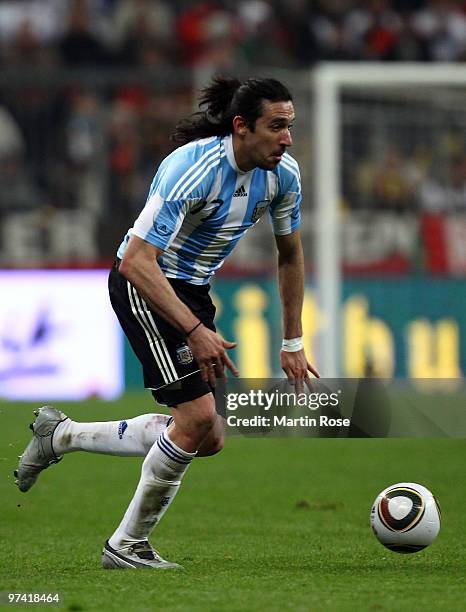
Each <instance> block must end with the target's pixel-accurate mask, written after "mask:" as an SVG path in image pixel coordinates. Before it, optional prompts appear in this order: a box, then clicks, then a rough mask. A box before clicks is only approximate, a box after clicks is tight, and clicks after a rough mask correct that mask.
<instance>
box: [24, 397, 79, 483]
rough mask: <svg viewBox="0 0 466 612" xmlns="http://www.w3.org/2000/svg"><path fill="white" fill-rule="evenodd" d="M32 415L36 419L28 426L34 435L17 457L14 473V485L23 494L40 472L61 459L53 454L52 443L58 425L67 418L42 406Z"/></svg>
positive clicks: (55, 410)
mask: <svg viewBox="0 0 466 612" xmlns="http://www.w3.org/2000/svg"><path fill="white" fill-rule="evenodd" d="M34 414H35V415H36V417H37V418H36V420H35V422H34V423H31V425H30V428H31V429H32V431H33V432H34V435H33V436H32V440H31V441H30V442H29V444H28V445H27V446H26V449H25V451H24V453H23V454H22V455H20V456H19V464H18V469H17V470H15V473H14V474H15V476H16V478H17V480H16V481H15V484H16V485H17V486H18V489H19V490H20V491H22V492H23V493H25V492H26V491H29V489H30V488H31V487H32V485H33V484H34V483H35V482H36V480H37V477H38V476H39V474H40V473H41V472H42V470H45V468H48V467H49V465H52V464H53V463H58V462H59V461H61V459H63V455H61V456H60V457H57V455H56V454H55V452H54V450H53V446H52V441H53V434H54V432H55V429H56V428H57V426H58V424H59V423H61V422H62V421H65V420H66V419H67V418H68V417H67V416H66V414H64V413H63V412H62V411H61V410H57V409H56V408H53V407H52V406H43V407H42V408H39V410H35V411H34Z"/></svg>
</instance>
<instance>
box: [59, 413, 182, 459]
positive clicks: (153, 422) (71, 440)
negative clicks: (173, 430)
mask: <svg viewBox="0 0 466 612" xmlns="http://www.w3.org/2000/svg"><path fill="white" fill-rule="evenodd" d="M171 420H172V419H171V417H170V416H169V415H167V414H143V415H140V416H137V417H134V418H132V419H124V420H121V421H104V422H96V423H77V422H75V421H72V420H71V419H67V420H66V421H63V422H62V423H60V424H59V426H58V427H57V428H56V430H55V432H54V434H53V450H54V452H55V453H56V454H57V455H63V454H65V453H71V452H73V451H78V450H81V451H87V452H90V453H102V454H106V455H117V456H120V457H145V456H146V455H147V453H148V452H149V450H150V449H151V448H152V446H153V445H154V442H155V441H156V440H157V438H158V437H159V436H160V434H161V433H162V432H163V431H164V430H165V429H166V427H167V426H168V425H169V424H170V422H171Z"/></svg>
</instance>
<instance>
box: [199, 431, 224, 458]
mask: <svg viewBox="0 0 466 612" xmlns="http://www.w3.org/2000/svg"><path fill="white" fill-rule="evenodd" d="M224 445H225V440H224V437H223V436H222V435H219V436H213V437H209V438H208V439H207V440H205V441H204V443H203V444H202V445H201V447H200V448H199V451H198V453H197V456H198V457H211V456H212V455H216V454H217V453H219V452H220V451H222V450H223V447H224Z"/></svg>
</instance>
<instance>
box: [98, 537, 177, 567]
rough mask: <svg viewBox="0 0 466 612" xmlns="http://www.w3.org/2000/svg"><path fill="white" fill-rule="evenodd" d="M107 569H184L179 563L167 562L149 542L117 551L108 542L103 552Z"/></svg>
mask: <svg viewBox="0 0 466 612" xmlns="http://www.w3.org/2000/svg"><path fill="white" fill-rule="evenodd" d="M102 565H103V567H104V568H105V569H183V567H182V566H181V565H178V563H171V562H170V561H165V559H162V557H161V556H160V555H159V553H158V552H157V551H156V550H155V549H154V548H152V546H151V545H150V544H149V542H148V541H147V540H143V541H142V542H136V544H132V545H131V546H128V547H125V548H122V549H120V550H115V549H114V548H112V547H111V546H110V544H109V543H108V540H107V541H106V542H105V545H104V549H103V551H102Z"/></svg>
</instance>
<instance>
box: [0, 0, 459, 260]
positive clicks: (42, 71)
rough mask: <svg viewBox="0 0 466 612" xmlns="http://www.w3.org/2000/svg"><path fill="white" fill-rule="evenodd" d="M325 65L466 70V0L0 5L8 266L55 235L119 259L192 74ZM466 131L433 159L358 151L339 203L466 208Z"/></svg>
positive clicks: (2, 213) (10, 0)
mask: <svg viewBox="0 0 466 612" xmlns="http://www.w3.org/2000/svg"><path fill="white" fill-rule="evenodd" d="M323 60H329V61H348V60H351V61H425V62H429V61H431V62H432V61H436V62H439V61H440V62H459V61H463V60H466V2H460V1H455V0H361V1H359V2H356V1H354V0H353V1H352V0H314V1H311V0H287V1H286V2H279V1H278V0H207V1H206V2H202V1H201V2H196V1H191V0H171V1H169V0H2V1H0V225H1V226H2V228H3V230H2V233H1V235H0V264H1V263H3V264H5V262H6V263H8V260H9V258H10V259H11V260H13V261H23V262H26V263H27V262H28V261H29V260H31V261H32V260H34V258H36V259H40V254H41V253H44V252H47V248H48V246H50V245H49V243H50V242H51V241H56V244H54V245H53V249H51V253H52V257H54V258H57V257H58V255H57V253H58V254H60V253H63V258H64V259H66V258H68V259H69V258H70V257H72V256H73V254H74V253H75V254H76V256H78V257H82V255H83V253H85V254H86V255H87V256H88V257H89V258H91V259H92V258H94V259H95V258H102V257H106V256H110V254H112V253H113V252H114V250H115V247H116V245H117V244H118V242H119V240H120V238H121V236H122V234H123V233H124V232H125V231H126V229H127V227H128V223H130V222H131V221H132V220H133V219H134V218H135V216H136V215H137V214H138V211H139V210H140V208H141V206H142V205H143V203H144V201H145V197H146V193H147V189H148V185H149V183H150V180H151V178H152V176H153V174H154V172H155V169H156V167H157V165H158V163H159V162H160V161H161V160H162V159H163V157H165V155H166V154H167V153H168V152H170V150H171V149H172V148H174V145H173V143H172V142H170V140H169V135H170V132H171V131H172V129H173V126H174V124H175V122H176V121H177V120H179V119H180V118H181V117H183V116H186V115H188V114H189V113H190V112H192V110H193V106H192V105H193V93H194V90H195V89H196V82H195V78H194V76H193V75H194V73H195V71H196V70H201V71H202V69H203V68H205V69H206V70H207V71H208V72H215V71H217V72H222V71H223V72H229V71H233V72H234V71H238V70H240V71H242V73H243V74H244V73H246V74H247V73H248V70H252V71H253V72H254V71H256V72H257V71H258V72H259V73H260V67H267V68H272V69H273V68H274V67H276V68H288V69H298V68H306V67H312V66H313V65H314V64H315V63H316V62H319V61H323ZM256 68H257V69H258V70H256ZM112 74H113V75H115V74H116V75H117V76H116V77H115V76H113V77H112ZM128 74H129V75H131V74H134V75H137V74H139V75H141V74H142V75H145V76H146V77H150V75H155V77H154V78H153V80H152V81H151V80H150V79H149V80H147V81H146V80H144V78H143V79H142V80H141V79H138V78H135V79H133V80H131V79H127V78H126V79H125V78H121V79H120V75H128ZM54 75H56V78H55V77H54ZM70 75H71V76H70ZM73 75H75V76H74V77H73ZM159 75H162V76H159ZM169 77H170V78H169ZM290 84H291V86H292V83H290ZM292 89H293V86H292ZM461 125H462V130H463V131H461V130H460V131H459V132H458V131H457V133H456V136H455V137H452V138H449V141H448V146H447V145H445V147H444V149H443V154H442V158H441V160H440V163H439V158H438V151H434V149H436V145H435V143H430V144H429V146H427V147H426V146H420V147H418V148H417V149H416V148H414V147H412V148H411V149H407V148H406V147H405V146H403V143H402V142H401V143H400V142H399V141H393V142H391V141H390V139H389V138H387V139H385V141H384V143H382V145H381V146H379V148H378V150H374V149H370V148H365V146H360V145H356V146H355V147H354V148H353V149H352V154H353V158H352V159H350V160H347V161H348V163H347V164H346V166H345V167H347V168H349V172H348V174H347V175H345V176H343V189H344V199H345V202H344V203H345V205H346V207H347V208H349V209H354V210H365V209H370V210H385V211H391V212H396V213H403V212H413V211H427V212H440V213H443V212H458V211H463V212H466V149H465V142H466V134H465V132H464V125H465V123H464V122H463V123H462V124H461ZM358 129H359V128H358V126H356V127H355V130H356V131H357V130H358ZM299 132H300V133H299V134H297V137H296V147H295V149H294V150H295V151H296V153H297V155H298V158H299V159H300V162H301V165H302V167H303V168H304V169H305V172H306V169H307V168H310V167H311V165H312V163H311V160H310V159H306V158H304V159H301V154H300V153H301V150H302V151H309V144H308V142H307V138H308V133H307V132H306V131H304V130H303V131H301V130H300V131H299ZM447 136H448V135H447ZM300 139H301V140H300ZM402 140H403V138H401V141H402ZM301 141H302V142H301ZM414 141H416V139H415V140H414ZM300 143H301V144H300ZM435 155H437V158H434V157H435ZM306 179H307V177H306ZM306 184H309V183H308V182H306ZM28 220H29V221H28ZM28 227H29V228H30V229H29V230H28V229H27V228H28ZM89 237H91V238H89ZM57 241H58V242H57ZM60 241H61V242H60ZM18 245H20V246H18ZM15 249H17V251H15Z"/></svg>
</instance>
